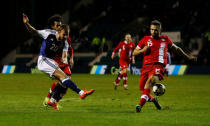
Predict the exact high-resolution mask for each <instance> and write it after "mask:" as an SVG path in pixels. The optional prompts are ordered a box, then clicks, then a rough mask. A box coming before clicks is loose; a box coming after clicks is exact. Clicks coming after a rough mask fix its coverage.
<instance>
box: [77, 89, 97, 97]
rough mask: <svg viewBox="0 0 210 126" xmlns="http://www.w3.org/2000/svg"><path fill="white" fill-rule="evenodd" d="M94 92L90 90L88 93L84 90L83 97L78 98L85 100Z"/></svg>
mask: <svg viewBox="0 0 210 126" xmlns="http://www.w3.org/2000/svg"><path fill="white" fill-rule="evenodd" d="M94 91H95V90H94V89H91V90H90V91H87V90H84V93H83V95H81V96H80V98H81V99H85V98H86V97H87V96H88V95H91V94H92V93H93V92H94Z"/></svg>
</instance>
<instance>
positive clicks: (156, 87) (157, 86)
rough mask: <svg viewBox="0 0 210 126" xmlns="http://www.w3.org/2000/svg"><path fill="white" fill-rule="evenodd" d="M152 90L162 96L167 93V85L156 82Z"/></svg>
mask: <svg viewBox="0 0 210 126" xmlns="http://www.w3.org/2000/svg"><path fill="white" fill-rule="evenodd" d="M152 91H153V93H154V94H155V95H156V96H161V95H163V94H164V93H165V91H166V87H165V86H164V85H163V84H161V83H156V84H154V86H153V87H152Z"/></svg>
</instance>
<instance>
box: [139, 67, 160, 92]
mask: <svg viewBox="0 0 210 126" xmlns="http://www.w3.org/2000/svg"><path fill="white" fill-rule="evenodd" d="M152 75H156V76H158V77H159V80H163V79H164V65H160V64H150V65H144V66H143V67H142V69H141V77H140V90H141V91H143V90H144V86H145V84H146V81H147V79H148V78H149V77H150V76H152Z"/></svg>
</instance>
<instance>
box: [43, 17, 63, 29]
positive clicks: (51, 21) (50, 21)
mask: <svg viewBox="0 0 210 126" xmlns="http://www.w3.org/2000/svg"><path fill="white" fill-rule="evenodd" d="M55 21H57V22H61V21H62V17H61V15H59V14H55V15H53V16H51V17H50V18H49V19H48V23H47V25H48V28H51V27H52V26H53V25H54V22H55Z"/></svg>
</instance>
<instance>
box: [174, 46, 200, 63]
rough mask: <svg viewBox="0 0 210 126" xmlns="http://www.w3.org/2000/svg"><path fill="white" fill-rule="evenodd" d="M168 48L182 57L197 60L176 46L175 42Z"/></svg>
mask: <svg viewBox="0 0 210 126" xmlns="http://www.w3.org/2000/svg"><path fill="white" fill-rule="evenodd" d="M170 49H171V50H172V51H173V52H175V53H177V54H178V55H180V56H182V57H183V58H184V59H187V60H191V61H197V58H196V57H194V56H190V55H188V54H186V53H185V52H184V51H183V50H182V49H181V48H180V47H178V46H176V45H175V44H172V45H171V47H170Z"/></svg>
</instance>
